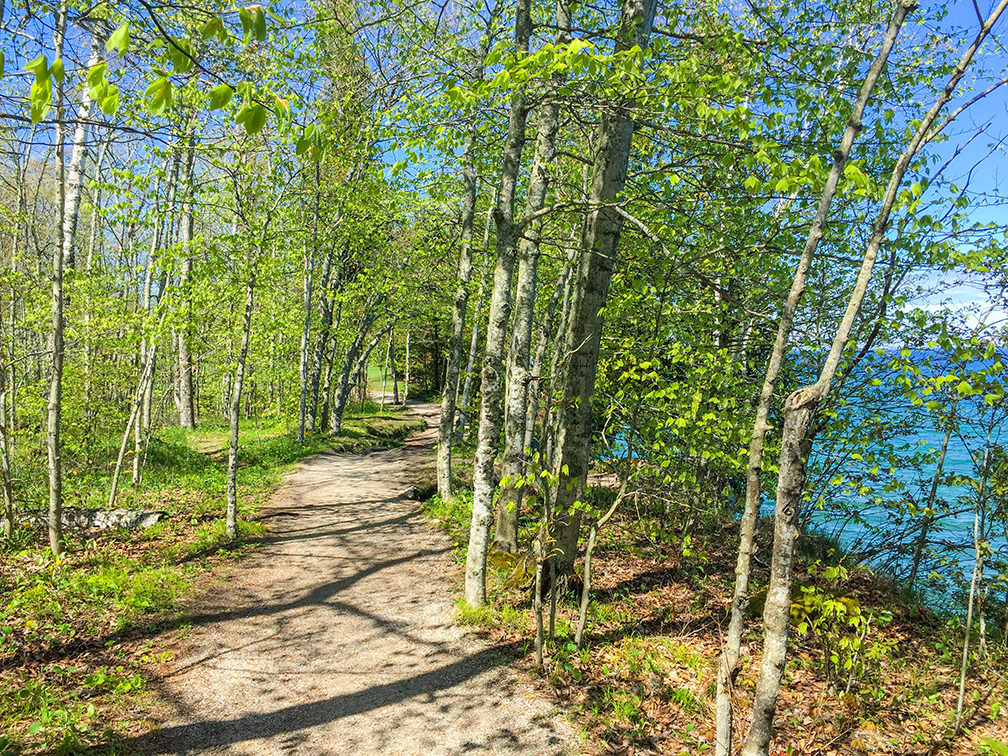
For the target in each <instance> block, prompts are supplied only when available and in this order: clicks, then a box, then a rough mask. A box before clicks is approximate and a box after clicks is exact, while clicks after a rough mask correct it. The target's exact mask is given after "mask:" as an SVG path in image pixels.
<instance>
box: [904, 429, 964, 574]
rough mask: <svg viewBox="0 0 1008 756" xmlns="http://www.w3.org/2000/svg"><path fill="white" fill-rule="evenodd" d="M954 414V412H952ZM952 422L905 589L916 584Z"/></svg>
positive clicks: (933, 480)
mask: <svg viewBox="0 0 1008 756" xmlns="http://www.w3.org/2000/svg"><path fill="white" fill-rule="evenodd" d="M953 412H954V410H953ZM952 425H953V420H952V419H951V418H950V419H949V424H948V427H947V428H946V429H945V436H944V437H943V438H942V445H941V449H940V450H939V451H938V464H936V465H935V471H934V477H933V478H931V490H930V491H929V492H928V500H927V505H926V506H925V508H924V519H923V521H922V522H921V532H920V535H919V536H917V543H916V544H914V555H913V562H912V563H911V565H910V577H908V578H907V588H908V589H909V590H911V591H912V590H913V589H914V585H915V584H916V583H917V571H918V570H919V569H920V565H921V559H923V556H924V547H925V546H926V545H927V537H928V532H929V531H930V530H931V524H932V523H933V522H934V504H935V500H936V499H937V498H938V486H939V484H940V483H941V477H942V471H943V469H944V468H945V454H946V453H947V452H948V445H949V440H951V438H952Z"/></svg>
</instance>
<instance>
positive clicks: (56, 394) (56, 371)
mask: <svg viewBox="0 0 1008 756" xmlns="http://www.w3.org/2000/svg"><path fill="white" fill-rule="evenodd" d="M66 26H67V2H66V0H61V2H60V4H59V9H58V10H57V11H56V28H55V29H54V31H53V46H54V47H55V52H56V58H57V59H60V58H62V57H63V41H64V38H65V36H66ZM53 98H54V99H55V101H56V136H55V141H56V197H57V207H59V209H60V217H59V220H58V222H57V223H56V229H57V230H56V244H55V245H53V254H52V271H53V274H52V318H51V329H50V333H49V356H50V359H51V368H50V374H49V403H48V407H47V412H46V451H47V453H48V462H49V548H50V549H51V550H52V553H53V556H54V557H56V558H57V559H59V558H60V557H61V556H63V466H62V463H63V460H62V444H61V441H60V425H61V421H62V413H63V258H64V248H65V247H66V244H67V240H66V237H65V235H64V229H65V227H66V209H67V202H66V183H65V175H64V167H63V157H64V156H63V140H64V136H65V134H64V127H63V84H62V82H59V81H56V82H54V86H53Z"/></svg>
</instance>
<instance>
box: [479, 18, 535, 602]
mask: <svg viewBox="0 0 1008 756" xmlns="http://www.w3.org/2000/svg"><path fill="white" fill-rule="evenodd" d="M530 6H531V0H518V4H517V7H516V9H515V50H516V55H517V57H518V58H519V59H522V58H524V57H526V56H527V55H528V46H529V37H530V35H531V31H532V20H531V9H530ZM527 118H528V108H527V106H526V104H525V92H524V88H520V89H518V90H517V91H516V92H515V93H514V94H513V95H512V97H511V112H510V115H509V117H508V132H507V140H506V142H505V144H504V157H503V161H502V167H501V179H500V190H499V191H498V192H497V209H496V211H495V212H494V220H495V222H496V224H497V264H496V267H495V269H494V287H493V293H492V294H491V296H490V321H489V323H488V325H487V337H486V350H485V353H484V356H483V373H482V382H481V385H480V394H481V397H482V401H481V403H480V422H479V433H478V436H477V439H478V440H477V444H476V459H475V462H474V464H473V513H472V519H471V521H470V525H469V551H468V554H467V556H466V571H465V600H466V602H467V603H468V604H469V605H470V606H482V605H483V604H485V603H486V558H487V551H488V548H489V543H490V526H491V525H492V524H493V496H494V489H495V487H496V483H495V481H494V462H495V461H496V459H497V447H498V434H499V431H500V421H501V396H500V394H501V370H502V368H503V362H504V345H505V342H506V340H507V327H508V320H509V315H510V312H509V310H510V307H511V278H512V273H513V271H514V261H515V253H516V252H517V246H518V236H519V233H520V230H519V228H518V226H517V224H516V223H515V218H514V204H515V189H516V186H517V183H518V172H519V170H520V169H521V154H522V148H523V147H524V145H525V122H526V120H527Z"/></svg>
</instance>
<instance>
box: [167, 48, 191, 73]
mask: <svg viewBox="0 0 1008 756" xmlns="http://www.w3.org/2000/svg"><path fill="white" fill-rule="evenodd" d="M168 55H169V57H170V58H171V62H172V66H173V67H174V68H175V72H176V73H180V74H184V73H189V72H190V71H191V70H192V69H193V66H194V65H195V60H194V58H193V54H192V48H191V47H190V46H189V43H188V42H185V41H182V40H180V41H174V40H173V41H172V43H171V44H169V45H168Z"/></svg>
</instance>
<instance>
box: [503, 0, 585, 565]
mask: <svg viewBox="0 0 1008 756" xmlns="http://www.w3.org/2000/svg"><path fill="white" fill-rule="evenodd" d="M556 23H557V35H556V45H557V46H558V47H559V46H562V45H566V44H567V43H568V42H569V41H570V23H571V16H570V7H569V5H568V3H567V0H558V2H557V14H556ZM562 82H563V76H562V75H558V77H556V78H555V79H554V81H553V84H554V86H559V85H560V84H562ZM559 126H560V106H559V105H558V104H557V103H556V102H555V101H554V102H550V103H548V104H546V105H543V106H542V107H541V108H540V109H539V123H538V128H537V132H538V133H537V140H536V152H535V157H534V158H533V159H532V169H531V177H530V179H529V186H528V194H527V197H526V200H525V216H524V217H525V218H534V220H532V221H531V222H530V223H528V224H527V225H526V226H525V228H524V233H523V235H522V238H521V242H520V247H519V259H518V280H517V283H516V286H515V303H514V324H513V326H512V339H511V348H510V349H509V350H508V366H507V387H506V389H505V412H504V418H505V422H504V468H503V479H504V481H506V483H505V485H503V486H501V490H500V493H499V495H498V500H497V529H496V534H495V536H494V545H495V546H496V547H497V548H499V549H501V550H502V551H506V552H510V553H514V552H516V551H518V516H519V509H520V507H521V499H522V491H523V487H522V486H518V485H517V481H518V478H519V477H520V476H521V475H522V474H523V473H524V472H525V448H526V447H525V421H526V419H527V411H528V392H529V378H530V373H529V358H530V356H531V355H530V352H531V349H532V317H533V313H534V311H535V300H536V294H537V293H538V287H537V273H538V268H539V240H540V238H541V236H542V225H543V221H544V219H545V218H544V216H541V215H540V216H538V217H535V214H536V213H538V212H539V211H540V210H542V209H543V207H544V206H545V204H546V192H547V190H548V189H549V183H550V166H552V165H553V163H554V162H555V160H556V137H557V131H558V130H559Z"/></svg>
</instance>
